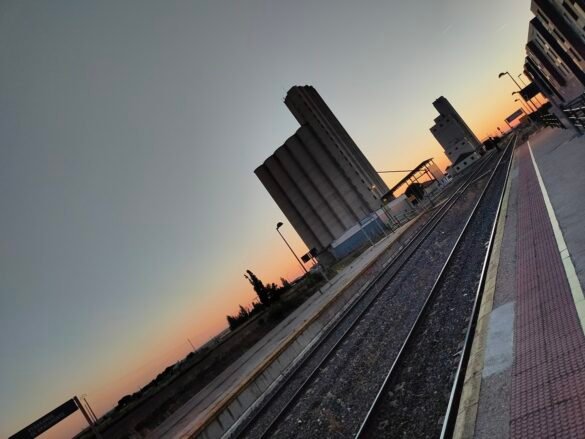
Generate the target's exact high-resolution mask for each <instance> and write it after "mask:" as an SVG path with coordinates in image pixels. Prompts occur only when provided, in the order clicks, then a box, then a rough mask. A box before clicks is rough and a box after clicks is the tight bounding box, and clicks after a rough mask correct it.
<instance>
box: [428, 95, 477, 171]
mask: <svg viewBox="0 0 585 439" xmlns="http://www.w3.org/2000/svg"><path fill="white" fill-rule="evenodd" d="M433 106H434V107H435V109H436V110H437V111H438V112H439V116H437V117H436V118H435V125H433V126H432V127H431V133H432V134H433V136H434V137H435V139H437V142H439V143H440V144H441V146H442V147H443V149H444V150H445V154H446V155H447V157H448V158H449V160H450V161H451V163H455V162H457V160H458V159H459V157H461V156H463V155H471V154H474V153H475V156H476V157H479V154H480V153H481V151H482V149H483V145H482V144H481V142H480V141H479V139H478V138H477V137H476V136H475V134H474V133H473V131H471V129H470V128H469V127H468V126H467V124H466V123H465V121H464V120H463V119H462V118H461V116H459V113H457V111H455V108H453V106H452V105H451V104H450V103H449V101H448V100H447V99H445V98H444V97H443V96H441V97H440V98H438V99H437V100H436V101H435V102H433Z"/></svg>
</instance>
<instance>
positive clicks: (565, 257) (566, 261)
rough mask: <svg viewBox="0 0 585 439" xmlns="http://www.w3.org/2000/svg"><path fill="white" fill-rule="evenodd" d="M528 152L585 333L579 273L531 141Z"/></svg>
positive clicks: (584, 302)
mask: <svg viewBox="0 0 585 439" xmlns="http://www.w3.org/2000/svg"><path fill="white" fill-rule="evenodd" d="M528 150H529V151H530V157H532V164H533V165H534V170H535V171H536V177H537V178H538V184H539V185H540V190H541V191H542V196H543V197H544V204H545V206H546V211H547V212H548V217H549V219H550V222H551V224H552V228H553V232H554V235H555V240H556V241H557V247H558V248H559V253H560V255H561V260H562V261H563V267H564V268H565V274H566V276H567V280H568V281H569V287H570V288H571V295H572V296H573V301H574V302H575V307H576V308H577V315H578V316H579V321H580V322H581V329H582V330H583V332H584V333H585V296H584V295H583V289H582V288H581V283H580V282H579V278H578V277H577V272H576V271H575V266H574V265H573V261H572V260H571V255H570V253H569V249H568V248H567V243H566V242H565V238H564V237H563V232H562V231H561V228H560V226H559V222H558V221H557V217H556V215H555V211H554V209H553V207H552V203H551V202H550V198H549V196H548V192H547V190H546V186H545V185H544V181H543V180H542V176H541V175H540V170H539V169H538V165H537V164H536V160H535V158H534V153H533V152H532V145H530V141H528Z"/></svg>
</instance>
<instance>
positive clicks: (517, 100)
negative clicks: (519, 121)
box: [514, 98, 530, 114]
mask: <svg viewBox="0 0 585 439" xmlns="http://www.w3.org/2000/svg"><path fill="white" fill-rule="evenodd" d="M514 102H520V106H521V107H523V109H524V112H525V113H526V114H528V113H530V111H526V109H527V108H528V107H527V106H526V105H522V100H521V99H518V98H516V99H514Z"/></svg>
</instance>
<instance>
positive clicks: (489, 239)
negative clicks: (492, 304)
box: [355, 142, 515, 438]
mask: <svg viewBox="0 0 585 439" xmlns="http://www.w3.org/2000/svg"><path fill="white" fill-rule="evenodd" d="M514 146H515V142H514ZM514 146H512V147H510V148H508V150H507V151H506V155H505V157H502V159H503V160H502V161H501V162H500V163H499V165H498V166H497V167H496V169H495V170H494V172H493V173H492V175H491V177H490V181H489V182H488V184H487V185H486V187H485V189H484V191H483V192H482V195H481V197H480V198H479V200H478V201H477V204H476V206H475V208H474V209H473V211H472V213H471V215H470V216H469V219H468V220H467V223H466V225H465V227H464V229H463V230H462V232H461V234H460V236H459V238H458V239H457V242H456V244H455V245H454V247H453V250H452V251H451V254H450V255H449V258H448V259H447V261H446V262H445V265H444V266H443V269H442V270H441V273H440V274H439V276H438V277H437V280H436V282H435V284H434V285H433V288H432V289H431V291H430V293H429V295H428V298H427V300H426V301H425V303H424V305H423V307H422V308H421V310H420V313H419V316H418V317H417V319H416V321H415V323H414V324H413V326H412V327H411V330H410V332H409V334H408V337H407V338H406V340H405V341H404V344H403V346H402V348H401V350H400V353H399V354H398V356H397V358H396V360H395V362H394V364H393V365H392V366H391V368H390V369H389V370H388V373H387V375H386V378H385V379H384V381H383V383H382V385H381V386H380V388H379V390H378V393H377V395H376V398H375V399H374V401H373V403H372V404H371V406H370V409H369V410H368V413H367V415H366V417H365V418H364V420H363V422H362V424H361V426H360V429H359V430H358V432H357V434H356V435H355V437H356V438H370V437H391V438H412V437H418V438H425V437H428V438H435V437H441V438H444V437H451V435H452V433H453V428H454V424H455V419H456V415H457V408H458V400H459V397H460V392H461V389H462V380H463V377H464V375H465V364H466V360H467V356H468V355H469V351H470V348H471V342H472V340H473V330H474V327H475V320H476V317H477V312H478V310H479V304H480V302H481V293H482V290H483V284H484V280H485V273H486V271H487V266H488V261H489V253H490V250H491V247H492V243H493V238H494V236H495V225H496V221H497V217H498V214H499V211H500V208H501V204H502V199H503V195H504V187H505V185H506V182H507V178H508V174H509V170H510V166H511V157H512V153H513V149H514Z"/></svg>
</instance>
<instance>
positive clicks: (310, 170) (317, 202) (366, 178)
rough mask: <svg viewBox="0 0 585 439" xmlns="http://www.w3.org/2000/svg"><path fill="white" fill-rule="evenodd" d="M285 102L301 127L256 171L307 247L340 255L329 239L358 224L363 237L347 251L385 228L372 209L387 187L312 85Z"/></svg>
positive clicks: (298, 88)
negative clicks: (332, 249) (336, 252)
mask: <svg viewBox="0 0 585 439" xmlns="http://www.w3.org/2000/svg"><path fill="white" fill-rule="evenodd" d="M284 102H285V104H286V106H287V107H288V108H289V109H290V111H291V112H292V114H293V115H294V116H295V118H296V119H297V120H298V122H299V124H300V125H301V127H300V128H299V129H298V130H297V131H296V132H295V134H293V135H292V136H291V137H289V138H288V139H287V140H286V141H285V142H284V144H283V145H282V146H280V147H279V148H278V149H277V150H276V151H275V152H274V154H273V155H271V156H270V157H268V158H267V159H266V160H265V161H264V163H263V164H262V165H260V166H259V167H258V168H257V169H256V170H255V171H254V172H255V174H256V175H257V176H258V178H259V179H260V181H261V182H262V184H263V185H264V187H265V188H266V190H267V191H268V193H269V194H270V195H271V196H272V198H273V199H274V201H275V202H276V204H277V205H278V207H279V208H280V209H281V210H282V212H283V213H284V214H285V216H286V218H287V219H288V221H289V222H290V223H291V224H292V226H293V227H294V228H295V230H296V231H297V233H298V234H299V236H300V237H301V238H302V240H303V241H304V242H305V244H306V245H307V247H308V248H309V249H315V251H316V253H317V254H319V255H320V258H321V259H323V258H325V260H327V259H328V256H331V257H332V258H333V259H335V258H338V257H340V256H343V255H341V254H339V253H338V254H335V253H334V252H332V251H331V244H332V243H333V242H334V241H336V240H338V238H340V237H342V236H345V235H346V232H347V231H348V230H353V229H354V228H355V227H356V225H357V226H358V228H357V229H358V232H360V234H359V236H362V237H363V238H360V239H354V240H352V242H353V241H355V245H352V246H351V248H348V247H347V246H346V248H345V250H344V254H345V253H347V252H348V251H351V249H352V248H354V247H355V246H358V245H359V244H360V243H361V242H363V240H365V239H366V238H369V236H371V234H379V233H383V232H384V230H383V229H382V227H383V224H380V221H379V218H378V217H377V215H375V213H374V212H375V211H377V210H379V209H380V208H381V204H382V202H381V199H382V196H383V194H386V193H387V192H388V188H387V186H386V184H385V183H384V181H383V180H382V179H381V178H380V176H379V175H378V174H377V172H376V171H375V170H374V168H373V167H372V165H371V164H370V162H369V161H368V160H367V159H366V157H365V156H364V154H363V153H362V152H361V151H360V149H359V148H358V146H357V145H356V144H355V142H354V141H353V140H352V139H351V137H350V136H349V134H348V133H347V131H346V130H345V129H344V127H343V126H342V125H341V123H340V122H339V121H338V120H337V118H336V117H335V115H334V114H333V113H332V112H331V110H330V109H329V107H328V106H327V105H326V104H325V102H324V101H323V99H322V98H321V96H320V95H319V93H317V91H316V90H315V89H314V88H313V87H311V86H295V87H292V88H291V89H290V90H289V91H288V93H287V95H286V98H285V101H284ZM362 232H363V233H362ZM352 235H353V234H352ZM348 239H349V237H348ZM336 244H339V241H336Z"/></svg>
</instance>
